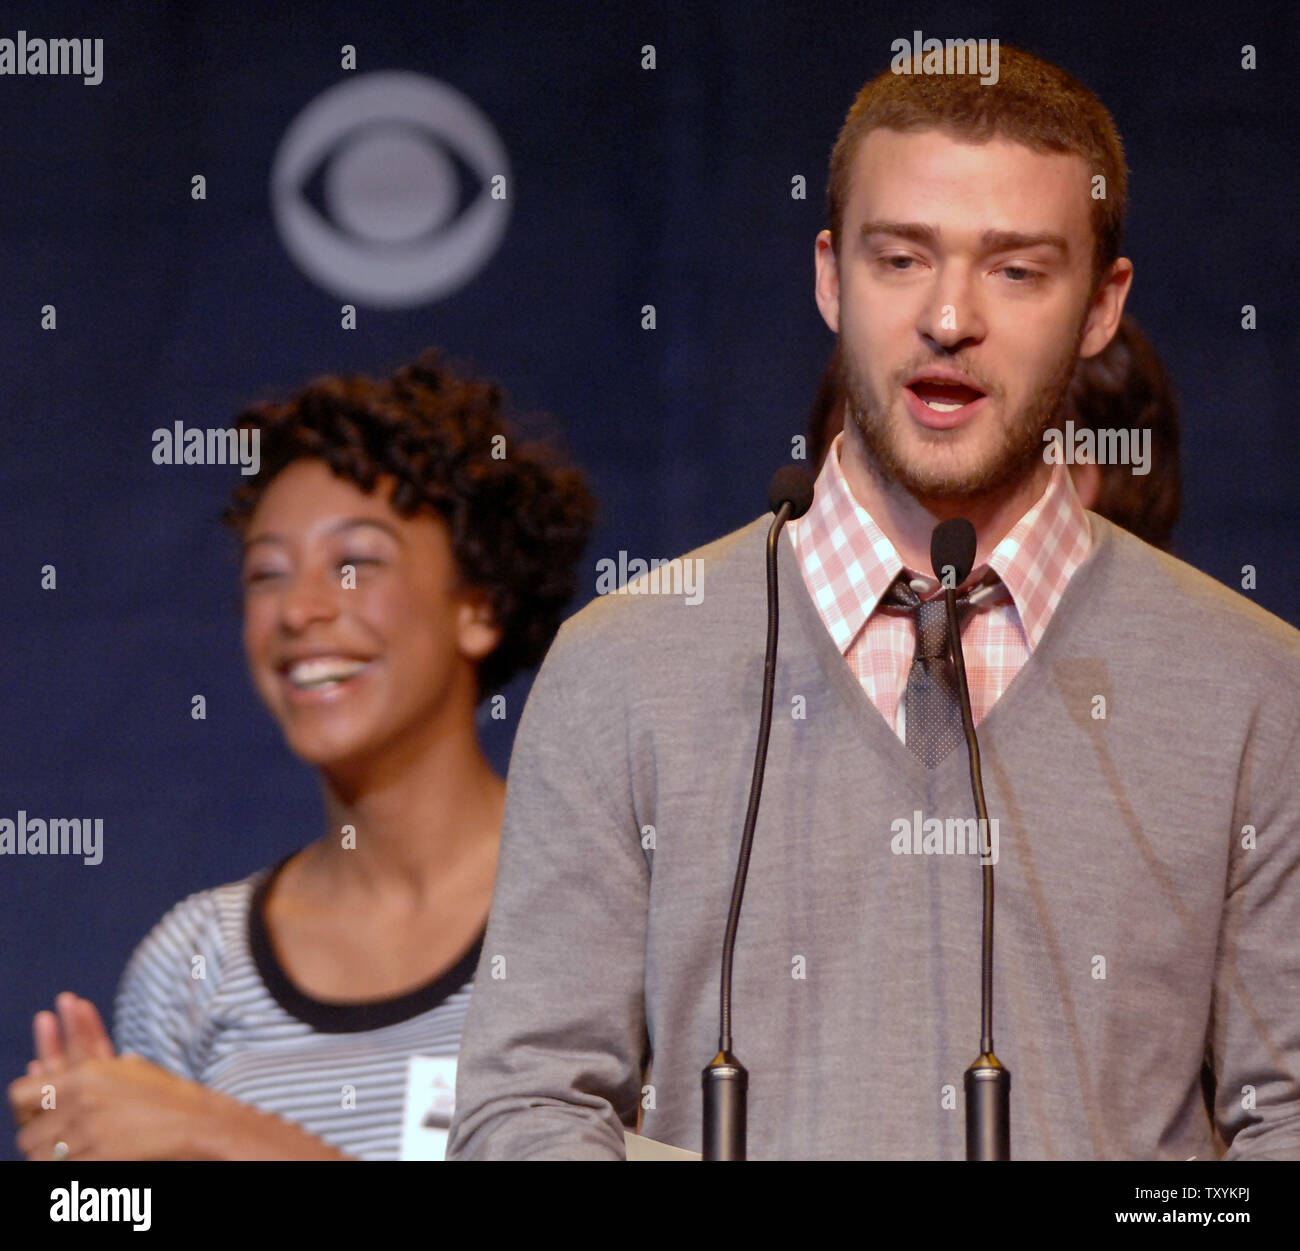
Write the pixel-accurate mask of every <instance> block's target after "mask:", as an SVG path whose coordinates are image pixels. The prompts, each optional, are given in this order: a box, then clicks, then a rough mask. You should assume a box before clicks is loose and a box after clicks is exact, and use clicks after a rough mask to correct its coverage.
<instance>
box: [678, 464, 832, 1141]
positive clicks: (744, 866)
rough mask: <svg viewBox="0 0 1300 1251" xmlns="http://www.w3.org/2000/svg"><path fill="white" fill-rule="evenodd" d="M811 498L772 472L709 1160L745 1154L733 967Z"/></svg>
mask: <svg viewBox="0 0 1300 1251" xmlns="http://www.w3.org/2000/svg"><path fill="white" fill-rule="evenodd" d="M812 501H813V481H812V478H811V477H809V475H808V473H807V472H806V471H805V470H803V469H800V468H799V466H798V465H786V466H784V467H783V468H781V469H778V470H777V471H776V473H775V474H774V475H773V476H772V483H771V485H770V486H769V487H768V490H767V502H768V507H769V508H770V509H771V510H772V511H773V512H774V513H775V514H776V517H775V518H774V519H773V521H772V525H771V528H770V529H769V530H768V532H767V650H766V652H765V653H764V657H763V710H762V714H761V716H760V717H759V723H758V743H757V745H756V747H755V749H754V775H753V777H752V779H751V780H750V783H749V807H748V809H747V810H746V812H745V826H744V831H743V832H742V834H741V837H740V856H739V858H738V860H737V863H736V879H735V882H734V883H733V885H732V888H731V906H730V907H729V908H728V909H727V929H726V934H725V935H724V937H723V940H722V988H721V999H722V1002H721V1008H720V1014H719V1015H720V1022H719V1028H718V1054H717V1055H716V1056H714V1057H713V1059H712V1060H711V1061H710V1062H709V1064H708V1065H707V1066H706V1067H705V1069H704V1071H703V1073H701V1074H700V1082H701V1085H702V1086H703V1090H704V1141H703V1149H702V1151H701V1155H702V1156H703V1158H704V1159H705V1160H743V1159H744V1158H745V1110H746V1095H747V1092H748V1090H749V1073H748V1071H747V1070H746V1068H745V1066H744V1065H743V1064H741V1063H740V1061H739V1060H737V1059H736V1057H735V1056H734V1055H732V1052H731V971H732V965H733V963H734V960H735V954H736V927H737V926H738V925H739V923H740V905H741V903H742V902H743V900H744V898H745V877H746V875H747V874H748V872H749V853H750V849H751V848H752V847H753V844H754V824H755V822H756V821H757V820H758V801H759V797H760V795H761V794H762V792H763V771H764V769H765V767H766V765H767V743H768V739H769V738H770V737H771V733H772V689H773V687H774V685H775V682H776V638H777V624H778V616H779V613H778V600H777V584H776V563H777V562H776V555H777V552H776V543H777V539H778V538H779V537H780V535H781V531H782V530H783V529H784V528H785V523H786V522H787V521H792V520H794V519H795V518H797V517H802V516H803V515H804V513H806V512H807V511H808V509H809V508H811V507H812Z"/></svg>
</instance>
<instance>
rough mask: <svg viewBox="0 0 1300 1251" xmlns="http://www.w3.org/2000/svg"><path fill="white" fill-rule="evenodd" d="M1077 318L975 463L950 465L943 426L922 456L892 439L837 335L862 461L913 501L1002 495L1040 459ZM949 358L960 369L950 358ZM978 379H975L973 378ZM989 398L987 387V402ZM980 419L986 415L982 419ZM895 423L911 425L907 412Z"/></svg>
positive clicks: (1069, 366)
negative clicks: (1047, 367)
mask: <svg viewBox="0 0 1300 1251" xmlns="http://www.w3.org/2000/svg"><path fill="white" fill-rule="evenodd" d="M1084 321H1085V319H1084V318H1080V321H1079V326H1078V329H1077V331H1076V333H1075V335H1074V336H1073V341H1072V345H1071V347H1070V349H1069V350H1068V351H1067V352H1064V353H1063V354H1062V355H1061V356H1060V357H1059V358H1058V360H1057V361H1056V362H1055V364H1054V365H1053V367H1052V369H1051V371H1050V372H1049V373H1048V375H1047V377H1046V378H1045V379H1044V380H1043V382H1042V383H1041V384H1040V385H1039V386H1038V387H1037V388H1036V389H1035V390H1034V391H1033V393H1032V394H1031V395H1030V396H1029V397H1028V398H1027V399H1026V400H1025V402H1024V404H1023V405H1022V406H1021V408H1020V409H1019V410H1018V411H1017V412H1015V413H1013V414H1011V417H1010V420H1007V419H1006V417H1005V415H1004V416H1003V417H1002V420H1001V422H1000V424H999V425H998V427H997V429H996V430H995V431H994V432H993V434H994V442H993V445H992V446H991V447H989V448H988V449H987V450H984V451H982V452H981V454H980V458H979V459H978V460H976V461H973V462H971V461H969V459H968V461H967V463H966V464H964V465H960V466H959V465H955V464H952V463H951V462H952V460H953V457H952V453H951V451H950V450H949V449H948V448H946V447H944V446H943V444H944V443H946V442H947V436H946V432H944V431H933V432H932V436H933V437H932V438H930V439H927V440H926V441H927V442H928V443H930V444H931V445H932V446H933V447H934V449H935V453H934V455H932V456H927V452H926V449H925V448H924V447H922V448H921V449H920V450H919V451H918V452H914V453H912V454H911V458H910V459H908V458H907V455H906V454H905V452H904V449H903V445H902V440H901V438H900V437H899V435H900V429H901V428H902V426H901V423H900V421H899V420H898V419H896V418H894V417H892V416H891V414H890V411H889V407H888V404H882V403H880V402H879V400H878V397H877V396H876V394H875V392H874V391H872V389H871V387H870V385H869V384H867V382H866V381H865V376H864V374H863V373H862V371H861V370H859V369H858V367H857V364H858V363H857V361H856V360H855V359H854V357H853V351H852V348H851V347H850V346H849V342H848V340H847V338H846V337H845V336H844V335H841V336H840V374H841V377H840V381H841V384H842V386H843V388H844V395H845V404H846V411H847V417H848V420H850V421H852V422H853V424H854V425H855V426H856V427H857V429H858V432H859V433H860V434H861V436H862V441H863V444H864V446H865V448H866V453H867V464H868V466H869V467H870V468H871V470H872V472H873V473H874V474H875V476H876V477H877V478H879V479H881V480H882V481H883V482H884V483H885V484H886V485H888V484H891V483H892V484H896V485H898V486H900V487H902V488H903V490H905V491H906V492H907V493H908V494H909V495H911V496H912V497H913V498H914V499H916V500H918V501H919V502H920V503H922V504H925V503H926V502H927V501H933V502H938V501H943V502H946V503H951V504H957V505H969V504H974V503H977V502H979V501H981V500H984V499H987V498H988V497H990V496H996V495H999V494H1002V493H1004V492H1006V491H1007V490H1008V488H1011V487H1014V486H1015V485H1016V484H1018V483H1021V482H1023V481H1024V480H1025V479H1026V478H1028V477H1029V476H1030V475H1032V474H1033V473H1034V471H1035V470H1036V469H1037V467H1038V466H1039V465H1041V464H1043V463H1045V462H1044V460H1043V446H1044V444H1043V433H1044V431H1046V430H1048V429H1050V428H1051V427H1052V426H1053V425H1054V424H1056V420H1057V414H1058V411H1059V408H1060V405H1061V401H1062V400H1063V399H1064V397H1065V393H1066V390H1067V389H1068V387H1069V385H1070V379H1071V377H1072V376H1073V374H1074V367H1075V364H1076V362H1077V360H1078V354H1079V344H1080V343H1082V342H1083V328H1084ZM953 364H954V365H955V366H957V367H958V368H960V365H959V363H958V362H956V361H954V362H953ZM977 381H978V379H977ZM993 398H995V397H994V396H993V395H992V394H991V393H990V400H992V399H993ZM984 419H985V420H987V416H986V417H985V418H984ZM901 420H902V422H906V423H908V425H912V426H914V425H915V423H914V422H913V419H912V418H911V416H910V415H907V416H904V417H903V418H902V419H901Z"/></svg>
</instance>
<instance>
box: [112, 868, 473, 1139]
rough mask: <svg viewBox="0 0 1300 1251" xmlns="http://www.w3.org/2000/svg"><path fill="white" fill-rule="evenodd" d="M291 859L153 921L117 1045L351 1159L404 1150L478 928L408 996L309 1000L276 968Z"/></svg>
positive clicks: (117, 1025)
mask: <svg viewBox="0 0 1300 1251" xmlns="http://www.w3.org/2000/svg"><path fill="white" fill-rule="evenodd" d="M289 859H290V857H289V856H286V857H285V858H284V860H282V861H280V863H279V864H277V865H276V866H274V867H273V868H271V869H260V870H258V872H256V873H254V874H252V875H251V876H249V877H247V878H245V879H243V880H242V881H239V882H231V883H229V884H227V885H225V886H217V887H214V888H213V889H210V890H204V891H199V892H197V893H196V894H193V895H191V896H190V897H189V898H188V899H185V900H183V901H182V902H181V903H178V904H177V905H176V906H175V907H173V908H172V909H171V911H169V912H168V913H167V915H166V916H164V917H163V919H162V920H161V921H159V922H158V924H157V925H156V926H154V928H153V929H152V930H151V931H150V933H149V934H148V935H147V936H146V937H145V939H144V940H143V941H142V942H141V943H140V945H139V946H138V947H137V948H136V950H135V952H134V953H133V954H132V956H131V959H130V961H129V962H128V963H127V966H126V970H125V972H124V973H123V974H122V980H121V984H120V985H119V987H118V991H117V998H116V1003H115V1005H114V1016H113V1022H114V1042H115V1043H116V1045H117V1049H118V1050H119V1051H133V1052H136V1053H138V1054H139V1055H142V1056H144V1057H145V1058H146V1059H149V1060H152V1061H153V1062H154V1063H155V1064H159V1065H161V1066H162V1067H164V1068H166V1069H170V1070H171V1071H172V1072H174V1073H178V1074H180V1076H182V1077H187V1078H190V1079H191V1080H193V1081H197V1082H202V1083H203V1085H205V1086H209V1087H211V1088H212V1089H213V1090H217V1091H221V1092H222V1093H223V1094H227V1095H230V1096H232V1097H234V1098H236V1099H239V1100H242V1101H243V1102H244V1103H249V1104H252V1105H253V1106H255V1107H257V1108H260V1109H262V1110H263V1111H265V1112H273V1113H276V1114H278V1115H279V1116H282V1117H284V1118H285V1119H286V1120H289V1121H293V1122H294V1123H295V1124H297V1125H299V1126H301V1127H302V1128H303V1129H305V1130H307V1131H308V1132H309V1133H311V1134H314V1135H316V1136H317V1137H318V1138H321V1139H323V1140H324V1141H325V1142H327V1143H329V1144H330V1145H331V1146H333V1147H336V1148H338V1149H339V1150H340V1151H343V1152H345V1153H346V1154H348V1155H352V1156H355V1157H357V1158H359V1159H363V1160H395V1159H398V1158H399V1156H400V1154H401V1147H402V1130H403V1113H404V1108H405V1103H406V1095H407V1073H408V1068H409V1067H410V1061H411V1057H412V1056H455V1055H456V1054H457V1052H458V1051H459V1049H460V1036H461V1030H462V1028H463V1026H464V1020H465V1009H466V1007H467V1005H468V1003H469V996H470V989H471V985H472V978H473V976H474V970H475V968H476V966H477V964H478V957H479V953H480V951H481V948H482V936H481V935H480V936H479V938H478V939H477V940H476V941H475V942H474V944H473V946H472V947H471V948H470V950H468V951H467V952H466V953H465V954H464V955H463V956H461V958H460V959H459V960H457V961H456V963H455V964H454V965H453V966H452V967H451V968H450V969H448V970H447V971H446V972H445V973H443V974H441V975H440V976H439V977H437V978H435V979H434V980H433V981H431V982H429V983H427V984H426V985H424V986H422V987H419V988H418V989H416V990H413V991H411V992H409V993H407V994H404V995H400V996H398V997H396V998H392V999H384V1000H374V1001H367V1002H364V1003H357V1004H338V1003H333V1004H331V1003H324V1002H322V1001H320V1000H317V999H312V998H310V997H309V996H307V995H305V994H304V993H303V992H302V991H300V990H299V989H298V988H297V987H295V986H294V985H293V984H292V983H291V982H290V980H289V978H288V976H287V975H286V973H285V971H284V970H283V968H282V967H281V966H280V964H279V962H278V961H277V959H276V957H275V952H274V949H273V947H272V944H271V941H270V936H269V934H268V931H267V928H266V923H265V920H264V913H263V907H262V904H263V901H264V900H265V898H266V897H267V895H268V893H269V889H270V885H271V882H272V881H273V880H274V876H275V874H276V873H278V872H279V870H280V869H281V867H282V866H283V865H284V864H285V863H286V862H287V861H288V860H289Z"/></svg>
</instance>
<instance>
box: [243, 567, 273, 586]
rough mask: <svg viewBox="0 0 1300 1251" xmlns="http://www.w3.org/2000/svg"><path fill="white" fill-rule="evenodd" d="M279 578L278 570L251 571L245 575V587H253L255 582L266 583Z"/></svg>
mask: <svg viewBox="0 0 1300 1251" xmlns="http://www.w3.org/2000/svg"><path fill="white" fill-rule="evenodd" d="M279 576H280V573H279V570H276V569H249V570H247V571H246V572H245V574H244V585H245V586H251V585H252V584H253V583H254V582H266V581H268V580H269V579H271V578H278V577H279Z"/></svg>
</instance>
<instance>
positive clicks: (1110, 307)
mask: <svg viewBox="0 0 1300 1251" xmlns="http://www.w3.org/2000/svg"><path fill="white" fill-rule="evenodd" d="M1132 285H1133V262H1132V261H1130V260H1129V259H1128V257H1126V256H1120V257H1116V259H1115V260H1113V261H1112V262H1111V265H1110V270H1109V271H1108V272H1107V274H1106V276H1105V277H1104V278H1103V279H1102V280H1101V282H1100V283H1099V284H1098V286H1097V290H1096V292H1095V293H1094V294H1093V297H1092V301H1091V303H1090V304H1089V305H1088V316H1087V319H1086V320H1085V322H1084V328H1083V338H1082V339H1081V340H1080V342H1079V356H1080V358H1083V357H1087V356H1096V355H1097V353H1098V352H1100V351H1101V350H1102V349H1103V348H1104V347H1105V346H1106V344H1108V343H1109V342H1110V341H1111V339H1113V338H1114V337H1115V331H1116V330H1118V329H1119V322H1120V318H1121V317H1123V316H1124V301H1125V300H1126V299H1128V293H1129V288H1130V287H1131V286H1132Z"/></svg>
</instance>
